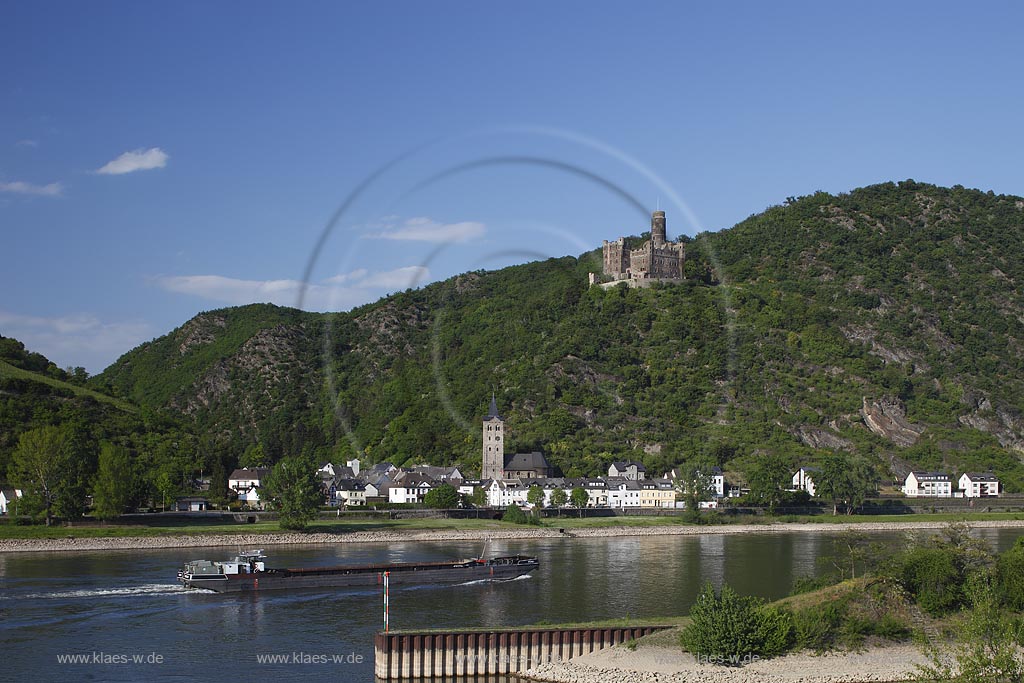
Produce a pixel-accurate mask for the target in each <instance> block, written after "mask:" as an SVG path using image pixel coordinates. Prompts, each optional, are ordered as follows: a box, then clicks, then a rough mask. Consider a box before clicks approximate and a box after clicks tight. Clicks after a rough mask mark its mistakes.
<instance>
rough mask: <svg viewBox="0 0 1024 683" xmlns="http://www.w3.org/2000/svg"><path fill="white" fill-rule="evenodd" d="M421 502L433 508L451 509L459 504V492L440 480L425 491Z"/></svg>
mask: <svg viewBox="0 0 1024 683" xmlns="http://www.w3.org/2000/svg"><path fill="white" fill-rule="evenodd" d="M423 504H424V505H426V506H427V507H428V508H433V509H435V510H451V509H452V508H455V507H458V505H459V492H458V491H457V490H455V487H454V486H452V485H451V484H449V483H447V482H442V483H440V484H438V485H437V486H435V487H434V488H432V489H430V490H429V491H427V493H426V495H424V496H423Z"/></svg>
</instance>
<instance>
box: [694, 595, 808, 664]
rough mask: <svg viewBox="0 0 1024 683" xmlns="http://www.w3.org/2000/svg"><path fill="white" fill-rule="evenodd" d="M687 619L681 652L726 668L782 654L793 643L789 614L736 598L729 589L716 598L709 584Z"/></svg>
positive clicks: (760, 602) (751, 599)
mask: <svg viewBox="0 0 1024 683" xmlns="http://www.w3.org/2000/svg"><path fill="white" fill-rule="evenodd" d="M690 619H691V622H690V625H689V626H687V627H686V628H685V629H684V630H683V633H682V635H681V636H680V642H681V644H682V646H683V649H685V650H687V651H689V652H692V653H694V654H695V655H697V657H698V658H699V659H702V660H704V661H709V662H715V663H719V664H723V665H725V666H737V665H739V664H742V663H744V660H746V661H749V658H751V657H774V656H776V655H780V654H783V653H784V652H786V651H788V650H789V648H790V647H791V646H792V643H793V620H792V617H791V616H790V614H789V613H788V612H784V611H782V610H779V609H777V608H774V607H767V606H765V605H764V601H763V600H761V599H760V598H757V597H754V596H741V595H737V593H736V592H735V591H734V590H733V589H732V588H730V587H729V586H722V590H721V592H720V593H717V594H716V593H715V589H714V587H713V586H712V585H711V584H710V583H708V584H705V586H704V589H703V590H702V591H701V593H700V595H699V596H697V602H696V603H695V604H694V605H693V607H692V608H691V609H690Z"/></svg>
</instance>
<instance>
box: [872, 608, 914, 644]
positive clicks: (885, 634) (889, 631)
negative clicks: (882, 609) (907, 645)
mask: <svg viewBox="0 0 1024 683" xmlns="http://www.w3.org/2000/svg"><path fill="white" fill-rule="evenodd" d="M874 635H876V636H878V637H879V638H887V639H889V640H906V639H907V638H909V637H910V627H909V626H908V625H907V624H906V622H904V621H903V620H902V619H900V618H899V617H897V616H895V615H892V614H883V615H882V618H881V619H879V620H878V621H877V622H875V624H874Z"/></svg>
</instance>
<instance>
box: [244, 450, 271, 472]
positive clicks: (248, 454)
mask: <svg viewBox="0 0 1024 683" xmlns="http://www.w3.org/2000/svg"><path fill="white" fill-rule="evenodd" d="M238 466H239V467H241V468H244V469H250V470H253V469H256V468H258V467H269V460H268V459H267V455H266V453H264V452H263V444H254V445H251V446H249V447H248V448H246V449H245V453H242V457H241V458H239V459H238Z"/></svg>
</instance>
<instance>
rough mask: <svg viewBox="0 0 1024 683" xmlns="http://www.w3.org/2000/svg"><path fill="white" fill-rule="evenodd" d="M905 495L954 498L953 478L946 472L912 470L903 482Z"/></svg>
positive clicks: (911, 496)
mask: <svg viewBox="0 0 1024 683" xmlns="http://www.w3.org/2000/svg"><path fill="white" fill-rule="evenodd" d="M903 495H905V496H908V497H910V498H917V497H919V496H928V497H932V498H952V497H953V479H952V478H951V477H950V476H949V475H948V474H946V473H945V472H917V471H914V472H911V473H910V474H908V475H907V480H906V482H904V484H903Z"/></svg>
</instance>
